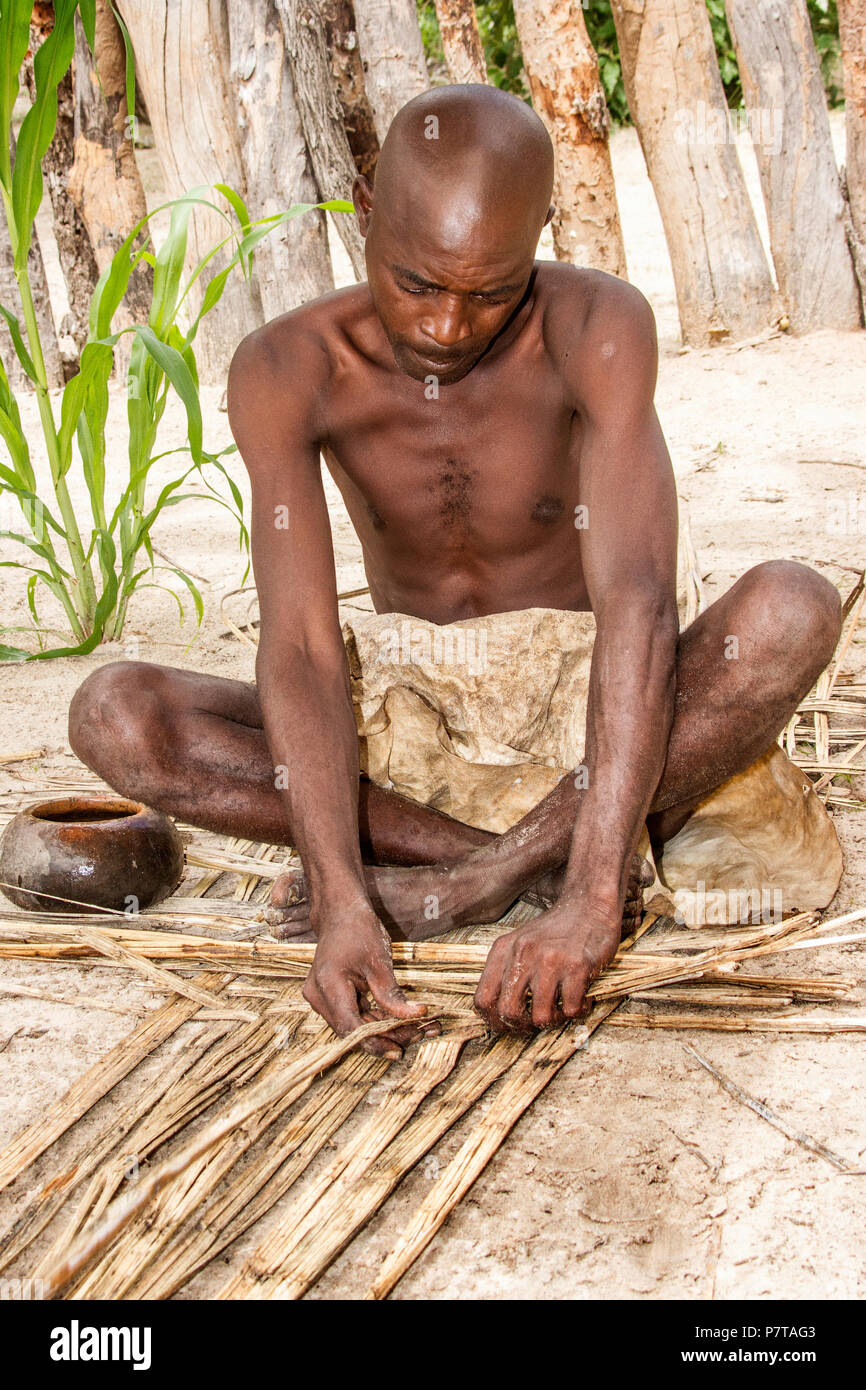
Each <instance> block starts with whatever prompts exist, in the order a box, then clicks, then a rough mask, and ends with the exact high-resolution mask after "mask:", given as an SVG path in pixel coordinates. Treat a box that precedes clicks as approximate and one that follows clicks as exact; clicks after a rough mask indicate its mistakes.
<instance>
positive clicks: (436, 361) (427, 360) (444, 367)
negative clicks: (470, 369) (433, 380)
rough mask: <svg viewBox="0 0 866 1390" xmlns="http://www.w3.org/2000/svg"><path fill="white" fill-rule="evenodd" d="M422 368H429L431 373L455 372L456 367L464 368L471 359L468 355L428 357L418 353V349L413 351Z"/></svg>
mask: <svg viewBox="0 0 866 1390" xmlns="http://www.w3.org/2000/svg"><path fill="white" fill-rule="evenodd" d="M412 351H413V353H414V354H415V356H416V357H417V359H418V361H419V362H420V363H421V364H422V366H424V367H427V368H429V370H430V371H431V372H443V373H444V372H453V371H454V369H455V368H456V367H462V366H463V365H464V364H465V363H466V362H467V361H468V360H469V359H468V357H467V356H466V355H464V356H462V357H428V356H427V354H426V353H422V352H418V350H417V348H413V349H412Z"/></svg>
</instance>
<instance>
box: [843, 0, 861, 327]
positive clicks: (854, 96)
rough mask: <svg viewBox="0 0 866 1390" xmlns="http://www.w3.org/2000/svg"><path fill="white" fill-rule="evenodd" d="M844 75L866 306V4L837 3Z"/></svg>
mask: <svg viewBox="0 0 866 1390" xmlns="http://www.w3.org/2000/svg"><path fill="white" fill-rule="evenodd" d="M838 7H839V37H840V39H841V43H842V65H843V68H844V71H845V146H846V149H845V183H846V185H847V194H848V204H849V207H850V210H851V224H852V225H851V242H852V246H851V249H852V252H853V253H854V263H855V266H856V268H857V274H858V279H859V281H860V291H861V296H862V298H863V302H864V306H866V0H838Z"/></svg>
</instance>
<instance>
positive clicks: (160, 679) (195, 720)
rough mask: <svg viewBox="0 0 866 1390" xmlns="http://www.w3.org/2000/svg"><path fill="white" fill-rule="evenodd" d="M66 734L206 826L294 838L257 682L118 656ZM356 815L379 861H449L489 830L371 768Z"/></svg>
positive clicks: (99, 768)
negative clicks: (405, 791)
mask: <svg viewBox="0 0 866 1390" xmlns="http://www.w3.org/2000/svg"><path fill="white" fill-rule="evenodd" d="M69 743H70V746H71V747H72V750H73V752H74V753H76V755H77V756H78V757H79V758H80V759H81V761H82V762H83V763H85V764H86V765H87V766H88V767H89V768H91V769H92V770H93V771H94V772H96V773H98V774H99V776H100V777H102V778H103V779H104V780H105V781H106V782H107V783H108V784H109V786H111V787H113V788H114V789H115V791H118V792H120V793H121V794H122V795H123V796H128V797H131V798H133V799H136V800H138V801H143V802H145V803H146V804H147V805H148V806H153V807H154V808H155V809H157V810H160V811H164V812H166V813H167V814H168V815H171V816H176V817H178V819H180V820H184V821H186V822H187V823H188V824H190V825H197V826H200V827H201V828H202V829H204V830H213V831H216V832H217V833H220V834H225V835H236V836H238V837H239V838H241V839H248V840H258V841H263V842H265V843H267V844H292V843H293V840H294V837H293V835H292V831H291V828H290V826H289V824H288V820H287V816H286V807H285V801H284V798H283V797H282V795H281V793H280V791H278V789H277V785H276V775H275V770H274V767H273V764H272V762H271V756H270V753H269V752H268V747H267V743H266V740H265V735H264V730H263V727H262V716H261V708H260V705H259V699H258V695H257V693H256V688H255V686H254V685H251V684H248V683H247V682H245V681H236V680H227V679H225V678H224V677H221V676H208V675H202V674H200V673H198V672H196V671H183V670H179V669H176V668H174V667H171V666H158V665H155V664H153V663H151V662H145V661H141V662H138V661H118V662H111V663H110V664H108V665H106V666H103V667H101V668H100V669H99V670H98V671H95V672H93V674H92V675H90V676H88V677H87V679H86V680H85V681H84V682H83V683H82V685H81V686H80V687H79V689H78V690H77V691H76V693H75V695H74V696H73V699H72V702H71V704H70V707H69ZM359 823H360V833H361V844H362V847H363V849H364V850H365V851H366V853H367V855H368V856H369V857H371V858H372V859H374V860H375V862H377V863H380V864H434V863H452V862H454V861H455V860H457V859H459V858H461V857H463V856H464V855H465V854H467V853H468V852H469V851H470V850H472V849H475V848H476V847H478V846H479V845H482V844H486V843H487V842H488V841H489V840H491V839H492V838H493V836H491V835H489V834H488V833H487V831H484V830H475V829H473V828H472V827H471V826H468V825H462V824H461V823H460V822H459V821H456V820H452V818H451V817H450V816H446V815H443V814H442V813H441V812H439V811H434V810H431V809H430V808H429V807H427V806H422V805H420V804H419V803H418V802H415V801H410V800H409V799H408V798H407V797H404V796H399V795H398V794H397V793H396V792H389V791H386V790H384V789H383V788H381V787H377V786H376V785H375V784H374V783H372V782H369V781H367V779H366V778H364V779H362V781H361V787H360V797H359Z"/></svg>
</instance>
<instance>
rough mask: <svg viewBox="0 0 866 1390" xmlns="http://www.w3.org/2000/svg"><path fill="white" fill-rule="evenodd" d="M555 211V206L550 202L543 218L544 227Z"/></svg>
mask: <svg viewBox="0 0 866 1390" xmlns="http://www.w3.org/2000/svg"><path fill="white" fill-rule="evenodd" d="M555 212H556V208H555V207H554V206H553V203H551V204H550V207H549V208H548V209H547V216H546V217H545V219H544V225H545V227H546V226H547V224H548V222H549V221H550V219H551V217H552V216H553V214H554V213H555Z"/></svg>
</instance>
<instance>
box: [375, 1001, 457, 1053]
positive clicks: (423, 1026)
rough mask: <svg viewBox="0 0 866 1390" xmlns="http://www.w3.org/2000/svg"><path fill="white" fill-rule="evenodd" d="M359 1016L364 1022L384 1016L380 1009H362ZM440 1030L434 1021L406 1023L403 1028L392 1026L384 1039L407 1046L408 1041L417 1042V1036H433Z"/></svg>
mask: <svg viewBox="0 0 866 1390" xmlns="http://www.w3.org/2000/svg"><path fill="white" fill-rule="evenodd" d="M361 1017H362V1018H363V1020H364V1022H365V1023H373V1022H375V1021H376V1020H378V1019H381V1018H384V1017H385V1015H384V1014H383V1012H382V1010H381V1009H362V1010H361ZM441 1031H442V1028H441V1025H440V1024H439V1023H437V1022H435V1021H431V1022H430V1023H425V1022H423V1021H421V1022H419V1023H407V1024H406V1026H405V1028H392V1029H391V1031H390V1032H389V1033H388V1034H387V1037H386V1038H385V1040H386V1041H387V1040H388V1039H390V1040H391V1041H393V1042H395V1043H396V1044H397V1046H398V1047H408V1046H409V1044H410V1043H413V1042H417V1041H418V1039H419V1038H430V1037H434V1036H435V1035H436V1034H437V1033H441ZM383 1037H384V1035H383Z"/></svg>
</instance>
